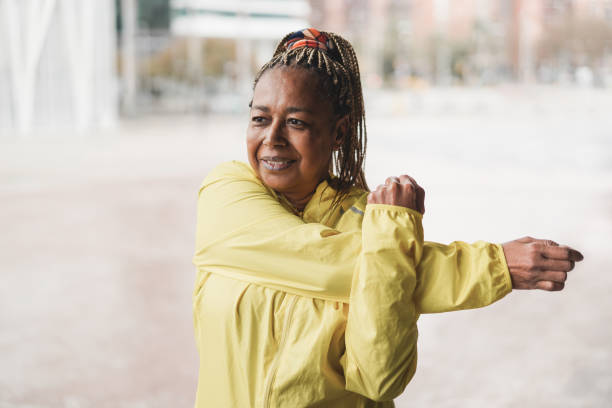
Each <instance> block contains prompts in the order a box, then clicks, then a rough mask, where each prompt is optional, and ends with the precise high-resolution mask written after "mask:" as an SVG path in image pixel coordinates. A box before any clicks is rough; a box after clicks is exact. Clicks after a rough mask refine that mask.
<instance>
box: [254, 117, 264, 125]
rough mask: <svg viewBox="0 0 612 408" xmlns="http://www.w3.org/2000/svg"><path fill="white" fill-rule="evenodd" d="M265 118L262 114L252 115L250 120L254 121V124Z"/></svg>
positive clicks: (261, 121)
mask: <svg viewBox="0 0 612 408" xmlns="http://www.w3.org/2000/svg"><path fill="white" fill-rule="evenodd" d="M265 120H266V118H264V117H263V116H253V117H252V118H251V122H253V123H255V124H261V123H263V122H264V121H265Z"/></svg>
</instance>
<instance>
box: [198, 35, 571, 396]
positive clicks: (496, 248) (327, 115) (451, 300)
mask: <svg viewBox="0 0 612 408" xmlns="http://www.w3.org/2000/svg"><path fill="white" fill-rule="evenodd" d="M250 107H251V114H250V122H249V126H248V130H247V140H246V141H247V147H248V158H249V163H248V164H247V163H242V162H238V161H234V162H229V163H223V164H221V165H219V166H217V167H216V168H215V169H214V170H213V171H212V172H211V173H210V174H209V175H208V176H207V177H206V179H205V180H204V183H203V185H202V188H201V190H200V195H199V201H198V223H197V238H196V252H195V256H194V263H195V265H196V266H197V269H198V274H197V280H196V286H195V291H194V296H193V308H194V324H195V332H196V341H197V345H198V349H199V353H200V377H199V382H198V390H197V397H196V406H197V407H306V406H329V407H392V406H393V398H395V397H397V396H398V395H400V394H401V392H402V391H403V390H404V388H405V387H406V385H407V384H408V382H409V381H410V379H411V378H412V376H413V375H414V372H415V368H416V361H417V349H416V343H417V324H416V323H417V319H418V317H419V314H421V313H436V312H447V311H453V310H460V309H467V308H476V307H482V306H486V305H488V304H490V303H492V302H495V301H497V300H499V299H500V298H502V297H503V296H504V295H506V294H507V293H509V292H510V291H511V290H512V288H518V289H523V288H539V289H544V290H560V289H562V288H563V285H564V282H565V279H566V276H567V272H568V271H570V270H571V269H572V268H573V267H574V262H575V261H578V260H581V259H582V256H581V255H580V254H579V253H578V252H577V251H575V250H573V249H571V248H568V247H564V246H558V245H557V244H555V243H553V242H552V241H544V240H535V239H532V238H523V239H520V240H517V241H512V242H509V243H506V244H504V245H499V244H492V243H486V242H477V243H474V244H466V243H464V242H453V243H452V244H450V245H442V244H438V243H433V242H427V241H424V240H423V229H422V226H421V219H422V216H423V214H424V212H425V207H424V195H425V193H424V191H423V189H422V188H421V187H420V186H419V185H418V184H417V183H416V181H415V180H414V179H413V178H411V177H410V176H407V175H402V176H399V177H389V178H387V180H386V181H385V183H384V184H382V185H380V186H378V187H377V188H376V190H375V191H372V192H370V191H369V189H368V186H367V184H366V181H365V176H364V172H363V164H364V157H365V145H366V132H365V117H364V108H363V98H362V93H361V83H360V78H359V68H358V64H357V59H356V57H355V53H354V51H353V48H352V47H351V45H350V44H349V43H348V42H347V41H346V40H345V39H343V38H342V37H340V36H338V35H336V34H333V33H325V32H319V31H317V30H315V29H307V30H303V31H298V32H295V33H291V34H289V35H287V36H286V37H285V38H283V39H282V40H281V42H280V43H279V45H278V47H277V49H276V51H275V52H274V56H273V57H272V59H271V60H270V61H269V62H268V63H267V64H265V65H264V66H263V67H262V68H261V70H260V71H259V73H258V75H257V77H256V79H255V86H254V92H253V99H252V101H251V105H250Z"/></svg>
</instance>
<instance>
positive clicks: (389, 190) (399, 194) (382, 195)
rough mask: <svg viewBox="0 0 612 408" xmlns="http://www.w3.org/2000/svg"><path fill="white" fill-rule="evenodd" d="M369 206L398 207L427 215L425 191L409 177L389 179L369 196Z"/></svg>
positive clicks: (402, 176)
mask: <svg viewBox="0 0 612 408" xmlns="http://www.w3.org/2000/svg"><path fill="white" fill-rule="evenodd" d="M368 204H389V205H398V206H401V207H406V208H411V209H413V210H416V211H418V212H420V213H421V214H425V190H423V188H422V187H421V186H419V185H418V184H417V182H416V181H415V180H414V179H413V178H412V177H410V176H408V175H405V174H403V175H401V176H399V177H388V178H387V180H385V184H381V185H379V186H378V187H376V190H374V191H372V192H371V193H370V194H368Z"/></svg>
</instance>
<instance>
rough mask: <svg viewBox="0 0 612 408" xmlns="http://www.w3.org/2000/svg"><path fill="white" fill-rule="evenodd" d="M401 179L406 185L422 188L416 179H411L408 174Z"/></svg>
mask: <svg viewBox="0 0 612 408" xmlns="http://www.w3.org/2000/svg"><path fill="white" fill-rule="evenodd" d="M399 178H400V181H401V182H402V183H404V184H412V185H413V186H415V187H420V186H419V183H417V182H416V180H415V179H414V178H412V177H410V176H409V175H407V174H402V175H401V176H400V177H399Z"/></svg>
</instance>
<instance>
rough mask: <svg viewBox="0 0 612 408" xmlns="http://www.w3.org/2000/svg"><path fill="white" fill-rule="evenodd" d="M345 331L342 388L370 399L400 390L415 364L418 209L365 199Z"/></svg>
mask: <svg viewBox="0 0 612 408" xmlns="http://www.w3.org/2000/svg"><path fill="white" fill-rule="evenodd" d="M361 240H362V250H361V253H360V254H359V259H358V263H357V268H356V273H355V275H354V280H353V284H352V289H351V301H350V307H349V311H348V319H347V326H346V331H345V344H346V352H345V354H344V355H343V356H342V358H341V360H340V363H341V364H342V366H343V368H344V377H345V380H346V389H347V390H349V391H353V392H356V393H358V394H361V395H364V396H366V397H368V398H370V399H372V400H375V401H388V400H392V399H393V398H395V397H397V396H398V395H400V394H401V393H402V391H403V390H404V388H405V387H406V385H407V384H408V382H409V381H410V379H411V378H412V376H413V375H414V372H415V369H416V358H417V349H416V343H417V326H416V321H417V319H418V312H417V309H416V307H415V304H414V300H413V292H414V290H415V287H416V283H417V278H416V265H417V264H418V263H419V261H420V260H421V256H422V253H423V229H422V226H421V214H420V213H418V212H416V211H414V210H411V209H409V208H404V207H398V206H392V205H385V204H368V205H367V206H366V210H365V214H364V220H363V228H362V239H361Z"/></svg>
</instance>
